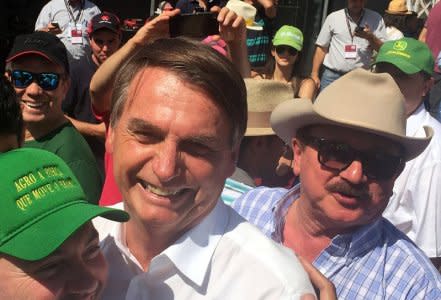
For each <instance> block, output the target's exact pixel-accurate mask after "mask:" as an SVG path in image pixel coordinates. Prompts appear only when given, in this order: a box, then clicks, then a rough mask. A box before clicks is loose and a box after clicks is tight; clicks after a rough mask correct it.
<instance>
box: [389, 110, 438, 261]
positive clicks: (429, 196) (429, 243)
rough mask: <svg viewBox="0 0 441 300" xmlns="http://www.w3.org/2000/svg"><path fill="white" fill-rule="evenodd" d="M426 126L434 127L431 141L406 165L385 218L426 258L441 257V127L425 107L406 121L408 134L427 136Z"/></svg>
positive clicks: (395, 186) (396, 184)
mask: <svg viewBox="0 0 441 300" xmlns="http://www.w3.org/2000/svg"><path fill="white" fill-rule="evenodd" d="M423 126H430V127H432V129H433V131H434V135H433V137H432V140H431V141H430V143H429V145H428V146H427V148H426V149H425V150H424V151H423V152H422V153H421V154H420V155H418V156H417V157H416V158H414V159H412V160H411V161H408V162H407V163H406V167H405V168H404V170H403V172H402V173H401V174H400V176H398V178H397V180H396V181H395V185H394V189H393V191H394V193H393V195H392V197H391V199H390V200H389V204H388V206H387V207H386V210H385V211H384V213H383V216H384V217H385V218H387V219H388V220H389V221H391V223H392V224H394V225H395V226H396V227H397V228H398V229H400V230H401V231H402V232H404V233H405V234H407V236H408V237H409V238H410V239H411V240H412V241H413V242H415V244H417V246H418V247H420V248H421V249H422V250H423V251H424V252H425V253H426V255H427V256H429V257H441V124H440V123H439V122H438V121H437V120H436V119H435V118H433V117H432V116H431V115H430V114H429V112H427V110H426V109H425V108H424V105H423V104H422V105H421V106H420V107H419V108H418V109H417V110H416V111H415V112H414V113H413V114H412V115H411V116H409V117H408V118H407V122H406V135H407V136H411V137H424V136H425V132H424V129H423Z"/></svg>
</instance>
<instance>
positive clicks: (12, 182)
mask: <svg viewBox="0 0 441 300" xmlns="http://www.w3.org/2000/svg"><path fill="white" fill-rule="evenodd" d="M0 166H1V167H2V172H1V174H0V220H1V225H0V253H6V254H8V255H11V256H14V257H17V258H20V259H23V260H30V261H34V260H39V259H42V258H44V257H46V256H48V255H49V254H51V253H52V252H53V251H55V250H56V249H57V248H58V247H59V246H61V244H62V243H63V242H64V241H65V240H66V239H68V238H69V236H71V235H72V234H73V233H74V232H75V231H76V230H77V229H79V228H80V227H81V226H82V225H83V224H85V223H86V222H88V221H90V220H91V219H92V218H94V217H96V216H101V217H104V218H106V219H110V220H114V221H119V222H125V221H127V220H128V219H129V215H128V214H127V213H126V212H124V211H122V210H117V209H113V208H107V207H100V206H97V205H93V204H90V203H88V202H87V201H86V200H85V199H86V197H85V195H84V192H83V190H82V188H81V186H80V184H79V183H78V181H77V179H76V178H75V176H74V175H73V173H72V171H71V170H70V168H69V167H68V166H67V165H66V164H65V163H64V161H63V160H62V159H61V158H59V157H58V156H56V155H55V154H53V153H51V152H47V151H44V150H40V149H32V148H23V149H16V150H12V151H9V152H5V153H2V154H0Z"/></svg>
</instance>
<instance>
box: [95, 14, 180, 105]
mask: <svg viewBox="0 0 441 300" xmlns="http://www.w3.org/2000/svg"><path fill="white" fill-rule="evenodd" d="M178 13H179V9H175V10H173V11H167V12H164V14H161V15H159V16H157V17H156V18H154V19H153V20H151V21H149V22H147V23H146V24H145V25H144V26H143V27H141V28H140V29H139V30H138V31H137V32H136V34H135V35H134V36H133V37H132V38H131V39H129V40H128V41H127V42H126V43H125V44H124V46H122V47H121V48H120V49H119V50H118V51H116V52H115V53H114V54H113V55H111V56H110V57H109V58H108V59H107V60H106V61H105V62H104V63H103V64H102V65H101V66H100V67H99V68H98V70H97V71H96V72H95V74H94V75H93V77H92V80H91V82H90V99H91V101H92V104H93V106H94V107H95V108H96V109H97V110H98V111H100V112H105V111H108V110H109V109H110V105H111V103H110V102H111V96H112V89H113V84H114V80H115V74H116V71H117V70H118V69H119V68H120V66H121V65H122V64H123V63H124V62H125V61H126V60H127V59H128V58H130V57H131V56H132V55H134V54H135V53H136V52H137V51H138V50H139V49H140V48H142V47H143V46H144V45H146V44H148V43H150V42H153V41H154V40H156V39H158V38H160V37H167V36H168V35H169V32H168V28H169V27H168V20H169V19H170V17H172V16H175V15H177V14H178Z"/></svg>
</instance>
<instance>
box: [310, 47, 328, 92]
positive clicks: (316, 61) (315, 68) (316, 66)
mask: <svg viewBox="0 0 441 300" xmlns="http://www.w3.org/2000/svg"><path fill="white" fill-rule="evenodd" d="M326 53H328V48H327V47H322V46H319V45H316V47H315V52H314V58H313V59H312V71H311V78H312V80H314V82H315V85H316V86H317V89H318V88H320V76H319V72H320V67H321V66H322V64H323V61H324V60H325V55H326Z"/></svg>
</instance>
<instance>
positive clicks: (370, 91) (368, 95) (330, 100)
mask: <svg viewBox="0 0 441 300" xmlns="http://www.w3.org/2000/svg"><path fill="white" fill-rule="evenodd" d="M318 124H322V125H326V124H329V125H337V126H342V127H348V128H353V129H356V130H360V131H364V132H369V133H373V134H376V135H379V136H382V137H385V138H388V139H389V140H392V141H395V142H396V143H398V144H400V145H401V146H402V147H403V150H404V159H405V160H410V159H412V158H414V157H416V156H418V155H419V154H420V153H421V152H422V151H423V150H424V149H425V148H426V146H427V145H428V144H429V142H430V139H431V138H432V135H433V130H432V128H430V127H424V129H425V133H426V137H424V138H413V137H408V136H406V114H405V108H404V97H403V95H402V94H401V92H400V89H399V88H398V86H397V85H396V83H395V81H394V80H393V79H392V77H391V76H390V75H389V74H386V73H383V74H374V73H371V72H369V71H366V70H363V69H356V70H354V71H352V72H349V73H348V74H346V75H345V76H343V77H341V78H339V79H338V80H336V81H335V82H333V83H332V84H331V85H329V86H328V87H327V88H326V89H324V90H323V91H322V92H321V93H320V94H319V96H318V97H317V99H316V101H315V102H314V104H312V103H311V101H309V100H304V99H299V100H297V101H285V102H283V103H281V104H279V105H278V106H277V107H276V108H275V109H274V111H273V113H272V114H271V125H272V127H273V129H274V131H275V132H276V134H277V135H278V136H279V137H280V138H282V139H283V140H284V141H285V142H286V143H291V139H292V138H293V137H294V136H295V134H296V131H297V129H299V128H302V127H305V126H308V125H318Z"/></svg>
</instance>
